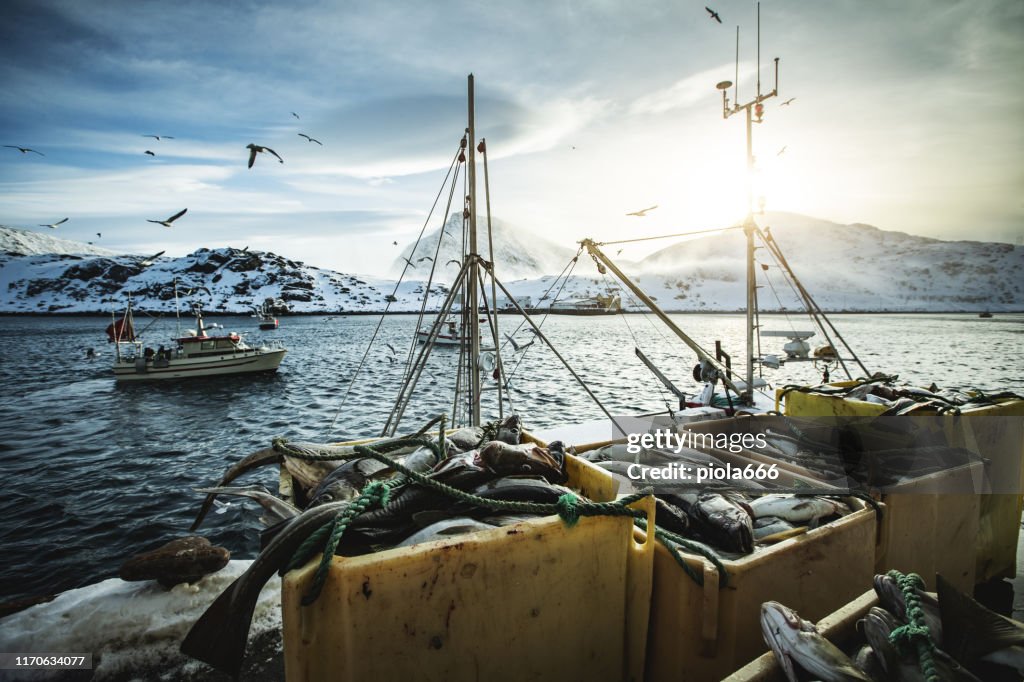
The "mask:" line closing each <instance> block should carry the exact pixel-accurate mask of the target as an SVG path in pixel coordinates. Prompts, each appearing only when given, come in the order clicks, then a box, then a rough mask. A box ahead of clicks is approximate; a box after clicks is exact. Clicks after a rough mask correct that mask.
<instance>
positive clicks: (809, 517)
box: [750, 495, 850, 526]
mask: <svg viewBox="0 0 1024 682" xmlns="http://www.w3.org/2000/svg"><path fill="white" fill-rule="evenodd" d="M750 508H751V509H752V510H753V512H754V517H756V518H761V517H764V516H775V517H778V518H780V519H783V520H784V521H789V522H790V523H795V524H800V525H806V524H810V525H811V526H816V525H817V524H818V522H819V521H820V520H821V519H823V518H825V517H827V516H834V515H836V514H840V515H841V514H848V513H849V512H850V508H849V507H847V506H846V505H845V504H843V503H842V502H836V501H835V500H829V499H827V498H824V497H796V496H793V495H764V496H763V497H758V498H756V499H754V500H752V501H751V502H750Z"/></svg>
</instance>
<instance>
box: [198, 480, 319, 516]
mask: <svg viewBox="0 0 1024 682" xmlns="http://www.w3.org/2000/svg"><path fill="white" fill-rule="evenodd" d="M196 492H197V493H206V494H207V495H212V496H217V495H237V496H239V497H248V498H249V499H250V500H255V501H256V502H258V503H259V505H260V506H261V507H263V508H264V509H265V510H266V512H267V514H266V516H265V517H264V518H263V519H261V520H262V521H263V522H264V523H265V524H266V525H268V526H273V525H274V524H276V523H280V522H281V521H285V520H287V519H290V518H292V517H294V516H298V515H299V514H301V513H302V512H300V511H299V509H298V507H296V506H294V505H292V504H288V503H287V502H285V501H284V500H282V499H281V498H279V497H276V496H275V495H272V494H271V492H270V491H269V490H267V489H266V488H264V487H263V486H261V485H250V486H245V487H241V488H232V487H218V488H196Z"/></svg>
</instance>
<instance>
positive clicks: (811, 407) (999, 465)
mask: <svg viewBox="0 0 1024 682" xmlns="http://www.w3.org/2000/svg"><path fill="white" fill-rule="evenodd" d="M851 385H853V382H837V383H834V384H830V386H851ZM779 394H780V392H777V393H776V396H778V395H779ZM785 402H786V405H785V412H786V414H787V415H790V416H795V417H814V416H823V417H824V416H850V417H853V416H860V417H871V416H877V415H879V414H881V413H882V412H884V411H885V410H886V407H885V406H884V405H878V404H875V403H869V402H866V401H863V400H850V399H847V398H842V397H839V396H828V395H815V394H812V393H800V392H797V391H791V392H790V393H788V394H786V398H785ZM925 414H927V413H926V412H921V413H915V415H914V416H917V415H921V416H923V415H925ZM1021 416H1024V400H1016V399H1008V400H1003V401H1000V402H999V403H998V404H996V405H987V406H983V407H976V408H973V409H967V410H963V412H962V414H961V415H960V416H958V417H957V416H946V417H943V419H942V421H943V423H944V424H945V430H946V435H947V440H948V442H949V444H950V445H951V446H954V447H966V448H968V449H970V450H972V451H974V452H977V453H978V454H980V455H981V456H982V457H985V458H987V459H989V460H990V462H991V466H990V469H989V475H990V476H991V478H992V480H993V481H999V482H1001V483H1003V484H1004V485H1006V486H1008V487H1012V488H1015V489H1016V490H1017V491H1020V490H1024V466H1022V461H1024V419H1004V418H1001V419H990V417H1021ZM911 418H913V416H912V417H911ZM931 418H932V419H934V417H931ZM1022 511H1024V496H1021V495H1020V494H986V495H982V496H981V498H980V500H979V513H978V533H977V541H976V543H975V546H976V551H975V556H976V558H975V580H976V581H977V582H985V581H988V580H991V579H993V578H999V577H1008V578H1012V577H1013V576H1014V575H1015V574H1016V562H1017V538H1018V535H1019V532H1020V518H1021V513H1022Z"/></svg>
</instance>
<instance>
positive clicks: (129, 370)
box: [114, 349, 287, 381]
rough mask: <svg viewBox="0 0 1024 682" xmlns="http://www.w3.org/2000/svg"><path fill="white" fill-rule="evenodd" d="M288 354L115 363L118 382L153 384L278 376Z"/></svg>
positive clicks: (261, 353) (256, 352) (272, 351)
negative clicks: (175, 380) (227, 377)
mask: <svg viewBox="0 0 1024 682" xmlns="http://www.w3.org/2000/svg"><path fill="white" fill-rule="evenodd" d="M286 352H287V351H285V350H284V349H280V350H267V351H253V352H245V353H225V354H224V355H220V356H216V357H204V358H173V359H171V360H167V361H165V362H163V363H161V362H159V361H157V362H154V361H152V360H150V361H147V362H145V363H142V362H137V361H136V360H127V361H122V362H115V363H114V378H115V379H117V380H118V381H153V380H158V379H189V378H193V377H211V376H225V375H229V374H255V373H260V372H275V371H277V368H278V367H279V366H280V365H281V360H283V359H284V356H285V353H286Z"/></svg>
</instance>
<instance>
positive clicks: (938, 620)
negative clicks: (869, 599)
mask: <svg viewBox="0 0 1024 682" xmlns="http://www.w3.org/2000/svg"><path fill="white" fill-rule="evenodd" d="M874 587H875V594H877V595H878V603H879V604H881V605H882V607H883V608H884V609H885V610H886V611H888V612H889V613H891V614H893V615H894V616H896V618H898V619H899V620H900V621H902V622H904V623H906V622H907V620H908V619H907V604H906V600H905V597H904V596H903V590H901V589H900V586H899V585H897V584H896V581H895V580H893V579H892V578H890V577H889V576H887V575H885V574H878V575H876V576H875V579H874ZM915 591H916V592H917V597H918V600H919V602H920V604H921V611H922V612H923V613H924V624H925V625H926V626H927V627H928V631H929V632H930V633H931V636H932V640H933V641H934V642H935V643H936V644H940V643H942V642H943V641H944V638H943V633H942V616H941V614H940V613H939V600H938V598H937V597H936V596H935V595H934V594H932V593H931V592H925V591H924V590H915Z"/></svg>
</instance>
